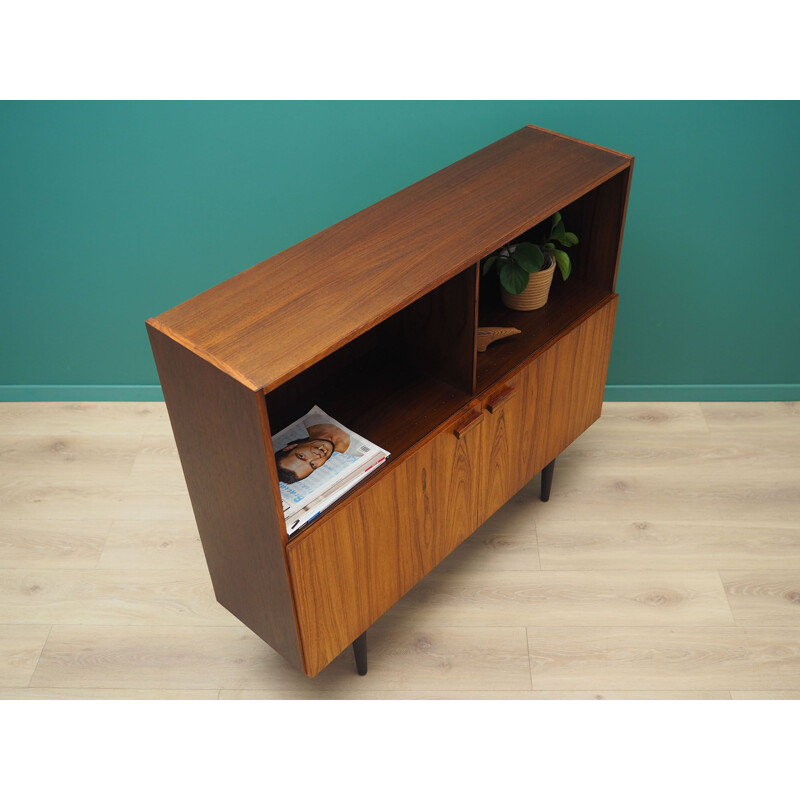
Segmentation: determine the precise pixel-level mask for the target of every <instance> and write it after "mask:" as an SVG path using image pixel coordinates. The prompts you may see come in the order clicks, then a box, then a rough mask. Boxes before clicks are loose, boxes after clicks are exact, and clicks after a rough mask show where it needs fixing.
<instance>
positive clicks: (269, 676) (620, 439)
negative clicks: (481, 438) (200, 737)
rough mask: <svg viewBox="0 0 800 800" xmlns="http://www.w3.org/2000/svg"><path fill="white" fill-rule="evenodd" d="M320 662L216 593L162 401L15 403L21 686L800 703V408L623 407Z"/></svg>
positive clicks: (3, 476)
mask: <svg viewBox="0 0 800 800" xmlns="http://www.w3.org/2000/svg"><path fill="white" fill-rule="evenodd" d="M538 492H539V478H538V477H537V478H535V479H534V480H533V481H532V482H531V483H530V484H529V485H528V486H526V487H525V488H524V489H522V491H520V492H519V493H518V494H517V496H516V497H514V498H513V499H512V500H511V501H510V502H509V503H508V504H507V505H506V506H505V507H504V508H503V509H501V510H500V511H498V512H497V513H496V514H495V515H494V516H493V517H492V518H491V519H489V520H488V521H487V522H486V523H485V524H484V525H483V526H482V527H481V528H480V529H479V530H478V531H477V532H476V533H475V534H474V535H473V536H472V537H471V538H470V539H468V540H467V541H466V542H465V543H464V544H463V545H462V546H461V547H460V548H459V549H458V550H457V551H456V552H454V553H453V554H452V555H451V556H450V557H449V558H447V559H446V560H445V561H444V562H443V563H442V564H441V565H440V566H439V567H438V568H437V569H436V570H434V571H433V572H432V573H431V574H430V575H429V576H428V577H427V578H425V579H424V580H423V581H422V582H421V583H420V584H419V585H418V586H416V587H415V588H414V589H413V590H412V591H411V592H409V594H408V595H406V597H405V598H403V600H402V601H401V602H400V603H398V604H397V605H396V606H395V607H394V608H393V609H391V610H390V611H389V612H388V613H387V614H386V615H384V617H383V618H382V619H381V620H379V621H378V623H377V624H376V625H375V626H374V627H373V628H372V629H370V632H369V673H368V674H367V676H365V677H359V676H358V675H357V674H356V673H355V669H354V666H353V662H352V655H351V653H350V652H349V651H347V652H345V653H343V654H342V655H341V656H340V657H339V658H338V659H336V661H334V662H333V663H332V664H331V665H330V666H329V667H328V668H327V669H325V670H324V671H323V672H322V673H321V674H320V675H319V676H318V677H317V678H316V679H314V680H311V679H308V678H306V677H305V676H303V675H301V674H299V673H297V672H296V671H295V670H294V669H293V668H291V667H290V666H289V665H288V664H287V663H286V662H284V660H283V659H282V658H281V657H280V656H278V655H277V654H276V653H274V652H273V651H272V650H271V649H270V648H269V647H268V646H267V645H266V644H264V643H263V642H262V641H261V640H260V639H258V637H256V636H255V635H254V634H252V633H251V632H250V631H249V630H248V629H247V628H245V627H244V626H243V625H242V624H241V623H239V622H238V620H236V619H235V618H234V617H233V616H231V615H230V614H229V613H228V612H227V611H225V610H224V609H222V608H221V607H220V606H219V605H217V603H216V602H215V600H214V595H213V591H212V588H211V583H210V580H209V578H208V574H207V572H206V568H205V562H204V560H203V554H202V549H201V546H200V541H199V538H198V535H197V530H196V527H195V524H194V519H193V517H192V511H191V506H190V504H189V500H188V496H187V494H186V488H185V484H184V482H183V474H182V472H181V467H180V463H179V461H178V458H177V454H176V451H175V446H174V442H173V439H172V434H171V431H170V426H169V421H168V419H167V415H166V410H165V407H164V405H163V404H162V403H5V404H0V699H8V698H30V699H39V698H40V699H84V698H86V699H89V698H103V699H108V698H131V699H143V698H164V699H240V698H244V699H301V698H314V699H325V698H336V699H344V698H352V699H358V698H363V699H368V698H369V699H375V698H378V699H386V698H441V699H448V698H450V699H493V700H494V699H513V700H521V699H568V698H574V699H617V698H620V699H622V698H635V699H642V698H647V699H662V698H663V699H679V698H696V699H732V698H733V699H769V698H776V699H800V403H607V404H606V405H605V406H604V409H603V416H602V418H601V419H600V420H599V421H598V422H597V423H595V425H593V426H592V428H590V429H589V431H587V432H586V433H585V434H584V435H583V436H582V437H581V438H580V439H578V441H576V442H575V443H574V444H573V445H572V446H571V447H569V448H568V450H567V451H566V452H565V453H564V454H563V455H562V457H561V458H560V459H559V460H558V462H557V465H556V470H555V479H554V483H553V491H552V495H551V499H550V502H549V503H547V504H543V503H541V502H540V500H539V498H538Z"/></svg>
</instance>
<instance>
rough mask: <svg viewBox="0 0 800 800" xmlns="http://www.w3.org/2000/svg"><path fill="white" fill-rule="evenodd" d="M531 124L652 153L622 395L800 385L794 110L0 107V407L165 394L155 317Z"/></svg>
mask: <svg viewBox="0 0 800 800" xmlns="http://www.w3.org/2000/svg"><path fill="white" fill-rule="evenodd" d="M528 122H531V123H534V124H536V125H541V126H543V127H545V128H550V129H552V130H556V131H560V132H562V133H566V134H569V135H572V136H575V137H578V138H581V139H586V140H588V141H591V142H596V143H598V144H602V145H605V146H607V147H611V148H614V149H617V150H621V151H623V152H627V153H631V154H633V155H634V156H636V166H635V169H634V179H633V188H632V191H631V198H630V205H629V209H628V222H627V228H626V234H625V242H624V247H623V253H622V261H621V265H620V273H619V280H618V291H619V293H620V295H621V302H620V306H619V314H618V318H617V328H616V334H615V337H614V347H613V353H612V359H611V366H610V370H609V376H608V383H609V385H610V386H609V389H608V392H607V397H609V398H612V399H620V400H624V399H654V400H658V399H663V400H677V399H759V400H776V399H796V398H800V314H798V305H799V304H798V300H800V255H798V254H800V224H798V220H799V219H800V213H799V212H800V205H799V204H798V191H799V190H800V146H798V143H800V103H797V102H600V101H598V102H572V101H567V102H539V101H519V102H493V101H491V102H141V103H138V102H73V103H69V102H31V103H27V102H26V103H15V102H5V103H0V153H2V156H1V157H0V158H1V160H0V212H1V213H0V220H2V222H0V226H1V227H0V265H1V266H2V291H1V292H0V399H5V400H35V399H49V400H60V399H64V400H70V399H86V400H89V399H150V398H152V399H156V398H158V397H160V394H159V392H158V389H157V387H156V384H157V377H156V371H155V368H154V365H153V360H152V356H151V354H150V350H149V346H148V343H147V336H146V334H145V328H144V320H145V319H146V318H147V317H149V316H152V315H155V314H159V313H161V312H162V311H165V310H166V309H168V308H170V307H172V306H173V305H176V304H177V303H179V302H181V301H183V300H185V299H187V298H188V297H191V296H192V295H194V294H197V293H198V292H200V291H202V290H204V289H206V288H208V287H209V286H211V285H213V284H215V283H218V282H219V281H221V280H223V279H224V278H227V277H228V276H230V275H233V274H234V273H236V272H239V271H241V270H242V269H244V268H246V267H249V266H251V265H252V264H254V263H256V262H258V261H261V260H263V259H265V258H267V257H268V256H271V255H273V254H274V253H277V252H279V251H280V250H283V249H284V248H286V247H289V246H290V245H292V244H294V243H295V242H297V241H300V240H301V239H304V238H306V237H307V236H310V235H311V234H313V233H315V232H316V231H318V230H320V229H322V228H325V227H327V226H328V225H331V224H332V223H334V222H336V221H338V220H340V219H343V218H344V217H347V216H349V215H350V214H352V213H354V212H355V211H358V210H359V209H361V208H363V207H364V206H366V205H369V204H370V203H373V202H375V201H377V200H380V199H381V198H383V197H385V196H386V195H388V194H391V193H392V192H395V191H397V190H398V189H401V188H402V187H404V186H406V185H408V184H410V183H412V182H413V181H416V180H418V179H420V178H422V177H424V176H426V175H428V174H429V173H431V172H433V171H435V170H437V169H439V168H441V167H444V166H445V165H447V164H450V163H451V162H453V161H455V160H457V159H459V158H461V157H463V156H465V155H468V154H469V153H471V152H473V151H474V150H477V149H478V148H480V147H483V146H484V145H486V144H489V143H490V142H492V141H494V140H496V139H498V138H500V137H502V136H504V135H505V134H507V133H510V132H511V131H513V130H516V129H517V128H520V127H522V126H523V125H524V124H526V123H528ZM320 269H324V254H320Z"/></svg>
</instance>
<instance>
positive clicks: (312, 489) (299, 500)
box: [272, 406, 389, 532]
mask: <svg viewBox="0 0 800 800" xmlns="http://www.w3.org/2000/svg"><path fill="white" fill-rule="evenodd" d="M272 445H273V449H274V451H275V462H276V465H277V467H278V480H279V481H280V491H281V499H282V500H283V514H284V516H285V517H286V518H289V517H293V520H296V519H297V518H300V516H301V515H300V514H299V512H306V513H304V514H303V515H302V522H300V524H304V523H305V522H308V521H309V519H310V516H309V514H308V511H309V510H310V509H311V510H313V513H314V515H316V514H317V513H320V512H321V511H322V509H323V508H325V506H326V505H329V504H330V503H331V502H333V500H335V499H336V498H337V497H339V496H341V494H343V491H342V490H341V489H342V487H345V486H346V488H347V489H349V488H350V486H352V485H353V484H354V483H356V482H357V481H358V480H360V479H361V478H362V477H364V476H365V475H366V473H367V472H368V471H369V469H370V468H371V467H373V466H376V465H377V463H381V462H382V461H383V460H385V458H386V457H387V456H388V455H389V453H388V452H387V451H386V450H383V449H382V448H380V447H378V446H377V445H375V444H373V443H372V442H370V441H368V440H367V439H364V438H363V437H361V436H359V435H358V434H356V433H354V432H353V431H351V430H350V429H349V428H346V427H345V426H344V425H342V424H341V423H340V422H338V421H337V420H335V419H333V417H330V416H328V415H327V414H326V413H325V412H324V411H323V410H322V409H321V408H320V407H319V406H314V407H313V408H312V409H311V410H310V411H309V412H308V413H307V414H305V415H304V416H302V417H301V418H300V419H298V420H297V421H296V422H293V423H292V424H291V425H289V426H288V427H286V428H284V429H283V430H282V431H280V432H279V433H276V434H275V435H274V436H273V437H272ZM337 490H338V491H337ZM320 499H324V500H325V501H327V502H326V503H323V502H319V503H317V502H315V501H319V500H320ZM297 527H299V525H297V524H295V525H294V530H296V529H297ZM292 532H293V531H292Z"/></svg>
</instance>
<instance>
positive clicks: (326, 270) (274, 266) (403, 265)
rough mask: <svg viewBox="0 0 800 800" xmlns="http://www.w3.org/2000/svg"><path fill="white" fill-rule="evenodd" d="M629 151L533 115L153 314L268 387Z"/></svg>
mask: <svg viewBox="0 0 800 800" xmlns="http://www.w3.org/2000/svg"><path fill="white" fill-rule="evenodd" d="M631 162H632V159H631V158H630V157H629V156H626V155H623V154H621V153H616V152H614V151H611V150H606V149H604V148H600V147H596V146H594V145H590V144H587V143H585V142H579V141H577V140H575V139H570V138H568V137H565V136H561V135H559V134H554V133H551V132H549V131H544V130H541V129H539V128H535V127H532V126H528V127H526V128H522V129H521V130H519V131H516V132H515V133H512V134H511V135H509V136H506V137H505V138H503V139H500V140H499V141H498V142H495V143H494V144H491V145H489V146H488V147H484V148H483V149H482V150H479V151H478V152H476V153H473V154H472V155H470V156H467V157H466V158H464V159H461V160H460V161H457V162H456V163H454V164H451V165H450V166H449V167H445V168H444V169H442V170H440V171H439V172H436V173H434V174H433V175H431V176H430V177H428V178H425V179H424V180H421V181H419V182H418V183H415V184H413V185H411V186H409V187H408V188H406V189H403V190H401V191H399V192H397V193H396V194H393V195H391V196H390V197H388V198H386V199H385V200H381V201H380V202H379V203H376V204H375V205H372V206H370V207H369V208H366V209H364V210H363V211H360V212H358V213H357V214H355V215H353V216H352V217H349V218H347V219H345V220H343V221H342V222H339V223H337V224H335V225H333V226H332V227H330V228H327V229H326V230H323V231H321V232H320V233H318V234H316V235H314V236H312V237H311V238H309V239H306V240H305V241H303V242H301V243H299V244H296V245H294V246H293V247H290V248H289V249H287V250H284V251H283V252H281V253H278V254H277V255H275V256H273V257H272V258H269V259H267V260H266V261H262V262H261V263H260V264H257V265H256V266H254V267H251V268H250V269H248V270H246V271H244V272H242V273H240V274H238V275H235V276H234V277H232V278H229V279H228V280H226V281H224V282H223V283H220V284H219V285H217V286H215V287H213V288H212V289H209V290H208V291H206V292H203V293H202V294H200V295H197V297H194V298H192V299H191V300H187V301H186V302H185V303H182V304H181V305H179V306H176V307H175V308H173V309H171V310H170V311H167V312H165V313H163V314H161V315H160V316H158V317H155V318H153V319H151V320H149V321H148V322H149V324H151V325H153V326H154V327H156V328H158V329H159V330H161V331H163V332H164V333H166V334H167V335H169V336H171V337H172V338H173V339H176V340H177V341H179V342H181V343H182V344H183V345H185V346H186V347H188V348H189V349H191V350H193V351H194V352H196V353H197V354H198V355H200V356H201V357H203V358H204V359H206V360H207V361H210V362H211V363H213V364H215V365H216V366H218V367H219V368H220V369H222V370H223V371H224V372H226V373H228V374H229V375H231V376H233V377H234V378H236V379H237V380H239V381H240V382H242V383H243V384H245V385H246V386H248V387H250V388H251V389H254V390H258V389H270V388H272V387H274V386H277V385H279V384H281V383H283V382H284V381H286V380H288V379H289V378H291V377H293V376H294V375H296V374H297V373H299V372H301V371H302V370H303V369H305V368H306V367H308V366H310V365H311V364H313V363H315V362H316V361H318V360H320V359H321V358H323V357H324V356H325V355H327V354H328V353H330V352H332V351H333V350H336V349H337V348H339V347H341V346H342V345H344V344H346V343H347V342H348V341H350V340H352V339H354V338H355V337H356V336H358V335H359V334H360V333H363V332H364V331H365V330H368V329H369V328H371V327H373V326H374V325H376V324H377V323H378V322H381V321H382V320H383V319H386V317H388V316H389V315H391V314H393V313H394V312H395V311H397V310H399V309H400V308H403V307H404V306H406V305H408V304H409V303H411V302H413V301H414V300H415V299H417V298H418V297H420V296H421V295H423V294H425V292H427V291H430V290H431V289H433V288H434V287H436V286H438V285H439V284H441V283H443V282H444V281H445V280H447V279H448V278H450V277H452V276H453V275H455V274H456V273H457V272H459V271H461V270H462V269H464V268H465V267H467V266H468V265H469V264H471V263H474V262H475V261H477V260H478V259H480V258H483V257H484V256H486V255H488V254H489V253H491V252H492V251H493V250H495V249H497V248H498V247H500V245H502V244H504V243H505V242H507V241H509V240H510V239H512V238H513V237H514V236H518V235H519V234H520V233H522V232H523V231H525V230H526V229H527V228H529V227H531V225H533V224H535V223H536V222H539V221H540V220H542V219H544V218H545V217H547V216H549V215H550V214H553V213H554V212H555V211H558V210H559V209H560V208H562V207H564V206H565V205H567V204H568V203H570V202H571V201H572V200H574V199H575V198H577V197H579V196H580V195H582V194H584V193H585V192H587V191H589V190H590V189H592V188H594V187H595V186H596V185H598V184H599V183H601V182H602V181H603V180H605V179H607V178H609V177H611V176H612V175H614V174H616V173H617V172H619V171H620V170H622V169H624V168H625V167H626V166H628V165H629V164H630V163H631Z"/></svg>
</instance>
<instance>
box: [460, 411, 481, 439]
mask: <svg viewBox="0 0 800 800" xmlns="http://www.w3.org/2000/svg"><path fill="white" fill-rule="evenodd" d="M481 422H483V412H482V411H481V410H480V409H477V408H476V409H475V410H474V411H473V412H472V414H470V416H469V417H467V418H466V419H463V420H461V422H459V423H458V425H456V427H455V428H454V429H453V434H454V435H455V437H456V439H463V438H464V434H466V433H467V432H468V431H471V430H472V429H473V428H475V427H477V426H478V425H480V424H481Z"/></svg>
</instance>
